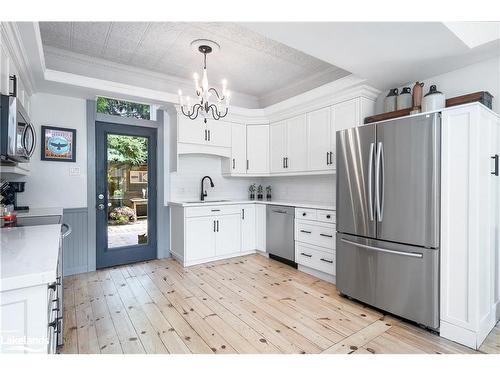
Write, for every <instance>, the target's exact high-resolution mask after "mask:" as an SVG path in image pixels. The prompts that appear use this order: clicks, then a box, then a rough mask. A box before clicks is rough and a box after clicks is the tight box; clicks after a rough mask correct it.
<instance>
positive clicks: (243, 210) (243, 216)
mask: <svg viewBox="0 0 500 375" xmlns="http://www.w3.org/2000/svg"><path fill="white" fill-rule="evenodd" d="M241 218H242V219H243V220H245V209H244V208H242V209H241Z"/></svg>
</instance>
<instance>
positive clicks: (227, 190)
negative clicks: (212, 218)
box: [170, 155, 335, 203]
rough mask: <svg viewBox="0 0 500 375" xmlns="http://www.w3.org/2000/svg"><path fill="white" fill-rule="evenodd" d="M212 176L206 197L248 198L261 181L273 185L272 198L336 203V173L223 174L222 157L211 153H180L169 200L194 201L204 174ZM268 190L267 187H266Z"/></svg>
mask: <svg viewBox="0 0 500 375" xmlns="http://www.w3.org/2000/svg"><path fill="white" fill-rule="evenodd" d="M206 175H208V176H210V177H211V178H212V180H213V182H214V185H215V187H214V188H211V187H210V184H209V183H208V181H206V182H205V188H206V190H207V193H208V197H207V198H206V199H209V200H210V199H247V198H248V186H249V185H250V184H252V183H256V184H257V185H258V184H262V186H264V188H265V187H266V186H268V185H271V186H272V191H273V200H290V201H297V202H300V201H306V202H318V203H334V202H335V176H334V175H318V176H296V177H285V176H283V177H263V178H258V177H257V178H252V177H224V176H222V172H221V158H220V157H218V156H210V155H181V156H180V157H179V168H178V171H177V172H173V173H171V174H170V200H173V201H192V200H199V199H200V183H201V179H202V177H203V176H206ZM264 192H265V190H264Z"/></svg>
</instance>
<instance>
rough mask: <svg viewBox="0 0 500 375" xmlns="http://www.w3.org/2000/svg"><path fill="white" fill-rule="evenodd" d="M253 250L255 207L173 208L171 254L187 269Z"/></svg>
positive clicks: (236, 205) (254, 243) (254, 242)
mask: <svg viewBox="0 0 500 375" xmlns="http://www.w3.org/2000/svg"><path fill="white" fill-rule="evenodd" d="M255 249H256V227H255V205H254V204H248V205H241V204H240V205H238V204H234V205H222V206H202V205H201V206H192V207H172V209H171V253H172V255H173V256H174V257H175V258H177V259H178V260H179V261H180V262H182V264H183V266H190V265H194V264H200V263H205V262H210V261H213V260H217V259H224V258H229V257H233V256H238V255H241V254H244V253H249V252H252V251H255Z"/></svg>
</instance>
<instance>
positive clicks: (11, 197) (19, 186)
mask: <svg viewBox="0 0 500 375" xmlns="http://www.w3.org/2000/svg"><path fill="white" fill-rule="evenodd" d="M24 185H25V182H4V183H3V184H2V186H1V187H0V195H2V197H3V200H2V204H4V205H5V206H13V207H14V211H17V212H23V211H29V207H28V206H18V205H17V194H18V193H22V192H24Z"/></svg>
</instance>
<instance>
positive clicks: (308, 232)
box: [300, 229, 311, 234]
mask: <svg viewBox="0 0 500 375" xmlns="http://www.w3.org/2000/svg"><path fill="white" fill-rule="evenodd" d="M300 231H301V232H302V233H307V234H311V232H310V231H308V230H303V229H301V230H300Z"/></svg>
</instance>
